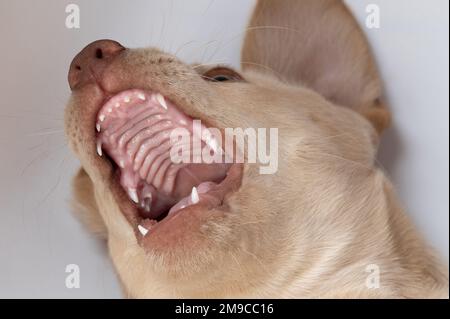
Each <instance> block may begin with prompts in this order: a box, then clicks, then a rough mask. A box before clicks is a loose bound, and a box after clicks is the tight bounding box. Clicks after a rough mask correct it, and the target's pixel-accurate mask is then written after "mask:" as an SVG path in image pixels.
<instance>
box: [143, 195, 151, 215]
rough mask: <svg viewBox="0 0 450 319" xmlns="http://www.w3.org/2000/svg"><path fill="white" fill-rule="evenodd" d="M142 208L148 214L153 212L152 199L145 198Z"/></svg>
mask: <svg viewBox="0 0 450 319" xmlns="http://www.w3.org/2000/svg"><path fill="white" fill-rule="evenodd" d="M141 206H142V208H143V209H144V210H145V211H146V212H147V213H150V212H151V210H152V198H151V196H149V197H146V198H144V200H143V201H142V203H141Z"/></svg>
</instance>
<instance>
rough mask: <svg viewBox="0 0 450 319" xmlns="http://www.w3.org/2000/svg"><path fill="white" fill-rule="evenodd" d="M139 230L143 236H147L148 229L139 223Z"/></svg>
mask: <svg viewBox="0 0 450 319" xmlns="http://www.w3.org/2000/svg"><path fill="white" fill-rule="evenodd" d="M138 230H139V232H140V233H141V234H142V236H145V235H147V233H148V229H147V228H145V227H144V226H141V225H138Z"/></svg>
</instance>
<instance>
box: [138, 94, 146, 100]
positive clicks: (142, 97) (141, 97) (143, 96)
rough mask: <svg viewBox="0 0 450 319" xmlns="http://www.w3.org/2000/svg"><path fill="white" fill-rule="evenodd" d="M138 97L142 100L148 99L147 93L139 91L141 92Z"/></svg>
mask: <svg viewBox="0 0 450 319" xmlns="http://www.w3.org/2000/svg"><path fill="white" fill-rule="evenodd" d="M138 98H139V99H140V100H142V101H145V100H146V98H145V95H144V94H143V93H139V94H138Z"/></svg>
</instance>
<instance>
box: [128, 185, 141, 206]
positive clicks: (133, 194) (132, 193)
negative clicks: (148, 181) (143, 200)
mask: <svg viewBox="0 0 450 319" xmlns="http://www.w3.org/2000/svg"><path fill="white" fill-rule="evenodd" d="M128 196H129V197H130V199H131V200H132V201H133V202H135V203H136V204H137V203H139V197H138V195H137V191H136V189H135V188H128Z"/></svg>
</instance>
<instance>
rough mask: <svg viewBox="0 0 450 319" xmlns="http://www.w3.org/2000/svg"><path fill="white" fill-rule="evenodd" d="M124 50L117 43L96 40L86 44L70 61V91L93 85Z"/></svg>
mask: <svg viewBox="0 0 450 319" xmlns="http://www.w3.org/2000/svg"><path fill="white" fill-rule="evenodd" d="M123 50H125V48H124V47H123V46H122V45H121V44H120V43H119V42H117V41H113V40H98V41H95V42H92V43H91V44H88V45H87V46H86V47H85V48H84V49H83V50H81V51H80V53H78V54H77V55H76V56H75V58H74V59H73V60H72V63H71V64H70V68H69V75H68V79H69V86H70V89H71V90H75V89H77V88H80V87H82V86H84V85H86V84H89V83H94V82H95V79H96V78H97V77H98V76H100V75H101V73H102V71H103V70H104V69H105V67H106V66H107V65H108V64H109V63H110V62H111V61H112V60H113V58H114V57H116V56H117V55H119V53H120V52H122V51H123Z"/></svg>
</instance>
